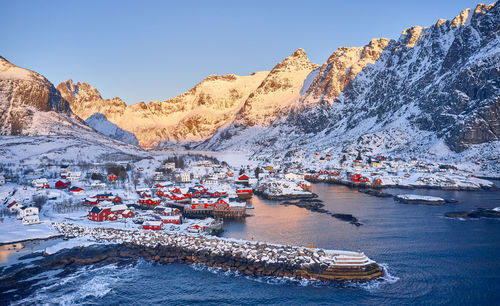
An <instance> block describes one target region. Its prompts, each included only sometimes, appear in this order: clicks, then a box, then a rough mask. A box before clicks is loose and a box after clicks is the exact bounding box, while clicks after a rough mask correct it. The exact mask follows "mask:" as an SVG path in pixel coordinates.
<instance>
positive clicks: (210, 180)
mask: <svg viewBox="0 0 500 306" xmlns="http://www.w3.org/2000/svg"><path fill="white" fill-rule="evenodd" d="M217 183H219V178H218V177H216V176H210V177H207V178H205V179H204V180H203V184H205V185H215V184H217Z"/></svg>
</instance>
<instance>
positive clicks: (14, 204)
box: [7, 201, 23, 213]
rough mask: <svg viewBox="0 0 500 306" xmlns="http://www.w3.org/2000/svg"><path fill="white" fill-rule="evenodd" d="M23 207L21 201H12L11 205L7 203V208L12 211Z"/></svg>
mask: <svg viewBox="0 0 500 306" xmlns="http://www.w3.org/2000/svg"><path fill="white" fill-rule="evenodd" d="M22 207H23V204H21V203H19V202H16V201H12V202H11V203H10V204H9V205H7V209H8V210H9V211H10V212H11V213H16V212H17V211H19V210H20V209H21V208H22Z"/></svg>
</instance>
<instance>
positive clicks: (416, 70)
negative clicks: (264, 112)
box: [198, 3, 500, 154]
mask: <svg viewBox="0 0 500 306" xmlns="http://www.w3.org/2000/svg"><path fill="white" fill-rule="evenodd" d="M499 24H500V5H497V4H496V3H494V4H491V5H484V4H480V5H478V6H477V7H476V8H475V9H474V10H469V9H467V10H464V11H463V12H461V13H460V14H459V15H458V16H457V17H455V18H454V19H453V20H451V21H445V20H443V19H440V20H438V21H437V22H436V23H435V24H434V25H432V26H430V27H426V28H423V27H412V28H409V29H406V30H404V31H403V33H402V34H401V36H400V38H399V39H398V40H388V39H375V40H372V41H370V42H369V43H368V44H367V45H366V46H364V47H361V48H339V49H338V50H337V51H335V52H334V53H333V54H332V56H331V57H330V58H329V59H328V60H327V62H326V63H325V64H323V65H322V66H321V68H320V70H319V72H318V74H317V76H315V77H314V79H313V80H312V82H310V84H306V82H305V83H304V85H305V88H303V89H302V90H301V91H302V92H303V94H302V95H301V97H300V98H299V99H297V101H296V103H295V104H294V105H293V106H292V107H291V111H290V112H288V113H286V114H280V115H279V116H278V119H277V120H276V121H275V122H274V123H273V124H272V125H271V127H270V128H268V129H266V130H256V129H254V128H250V129H249V128H245V127H242V126H241V125H235V126H229V127H228V128H226V129H223V130H221V131H219V132H218V133H217V134H216V135H215V136H214V137H213V138H212V139H210V140H208V141H206V142H205V143H203V144H201V145H200V146H198V147H199V148H203V149H215V150H217V149H243V150H252V151H254V150H255V151H262V150H268V151H270V150H274V151H275V152H277V151H278V152H286V150H287V149H304V148H311V150H319V149H324V150H326V151H332V152H333V151H338V152H341V151H343V152H348V151H350V150H354V149H362V150H365V151H367V152H403V151H405V152H415V154H417V153H418V152H421V153H423V152H425V151H426V150H431V151H432V148H435V146H436V145H438V144H440V145H442V144H443V141H444V144H445V145H446V146H447V147H448V148H449V149H451V150H452V151H454V152H463V151H465V150H469V149H472V148H473V147H474V145H478V144H485V143H493V144H497V145H496V146H495V148H497V150H498V147H499V146H498V143H499V140H500V116H499V103H500V102H499V101H500V100H499V99H500V98H499V97H500V82H499V80H500V36H499V33H500V27H499ZM306 85H307V86H306Z"/></svg>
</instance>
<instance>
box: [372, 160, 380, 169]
mask: <svg viewBox="0 0 500 306" xmlns="http://www.w3.org/2000/svg"><path fill="white" fill-rule="evenodd" d="M371 166H372V167H374V168H380V167H382V161H381V160H379V159H375V160H372V163H371Z"/></svg>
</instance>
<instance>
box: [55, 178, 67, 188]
mask: <svg viewBox="0 0 500 306" xmlns="http://www.w3.org/2000/svg"><path fill="white" fill-rule="evenodd" d="M70 186H71V182H70V181H62V180H59V181H57V182H56V184H55V188H56V189H64V188H68V187H70Z"/></svg>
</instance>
